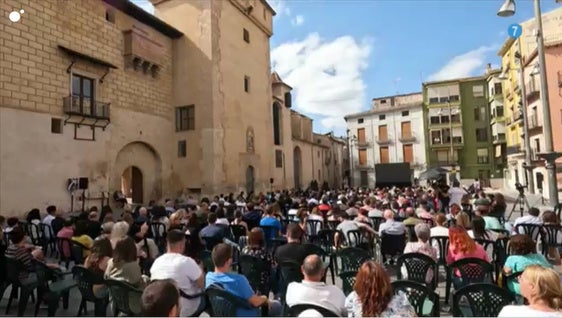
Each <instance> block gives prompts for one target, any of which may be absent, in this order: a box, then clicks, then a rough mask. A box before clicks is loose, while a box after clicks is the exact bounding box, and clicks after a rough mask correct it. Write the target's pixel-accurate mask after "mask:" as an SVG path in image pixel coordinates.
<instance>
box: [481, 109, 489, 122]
mask: <svg viewBox="0 0 562 318" xmlns="http://www.w3.org/2000/svg"><path fill="white" fill-rule="evenodd" d="M486 117H487V116H486V107H485V106H480V119H481V120H484V121H485V120H486Z"/></svg>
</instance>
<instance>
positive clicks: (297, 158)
mask: <svg viewBox="0 0 562 318" xmlns="http://www.w3.org/2000/svg"><path fill="white" fill-rule="evenodd" d="M293 163H294V164H293V166H294V167H293V170H294V172H295V176H294V178H295V188H296V189H300V188H301V187H302V184H301V182H302V178H301V174H302V157H301V148H299V147H298V146H297V147H295V150H294V152H293Z"/></svg>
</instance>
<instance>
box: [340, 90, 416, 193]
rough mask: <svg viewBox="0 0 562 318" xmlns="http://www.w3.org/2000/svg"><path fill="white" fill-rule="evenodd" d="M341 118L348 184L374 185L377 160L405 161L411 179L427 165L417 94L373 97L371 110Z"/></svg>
mask: <svg viewBox="0 0 562 318" xmlns="http://www.w3.org/2000/svg"><path fill="white" fill-rule="evenodd" d="M345 120H346V122H347V130H348V138H349V151H350V154H351V162H350V170H351V171H350V181H351V184H352V185H354V186H362V187H374V186H375V184H376V175H375V170H374V168H375V164H379V163H397V162H408V163H410V168H411V170H412V176H413V178H417V177H418V176H419V174H420V173H421V172H423V170H424V169H425V168H426V167H427V165H426V152H425V138H426V136H425V133H424V121H423V111H422V94H421V93H411V94H403V95H395V96H386V97H378V98H373V100H372V109H370V110H368V111H365V112H361V113H356V114H351V115H347V116H345Z"/></svg>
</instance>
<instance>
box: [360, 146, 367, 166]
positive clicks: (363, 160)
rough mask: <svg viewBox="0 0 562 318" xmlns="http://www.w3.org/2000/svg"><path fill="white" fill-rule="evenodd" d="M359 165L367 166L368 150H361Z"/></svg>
mask: <svg viewBox="0 0 562 318" xmlns="http://www.w3.org/2000/svg"><path fill="white" fill-rule="evenodd" d="M359 165H360V166H366V165H367V149H359Z"/></svg>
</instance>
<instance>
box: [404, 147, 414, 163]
mask: <svg viewBox="0 0 562 318" xmlns="http://www.w3.org/2000/svg"><path fill="white" fill-rule="evenodd" d="M402 154H403V158H404V162H409V163H413V162H414V146H413V145H403V146H402Z"/></svg>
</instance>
